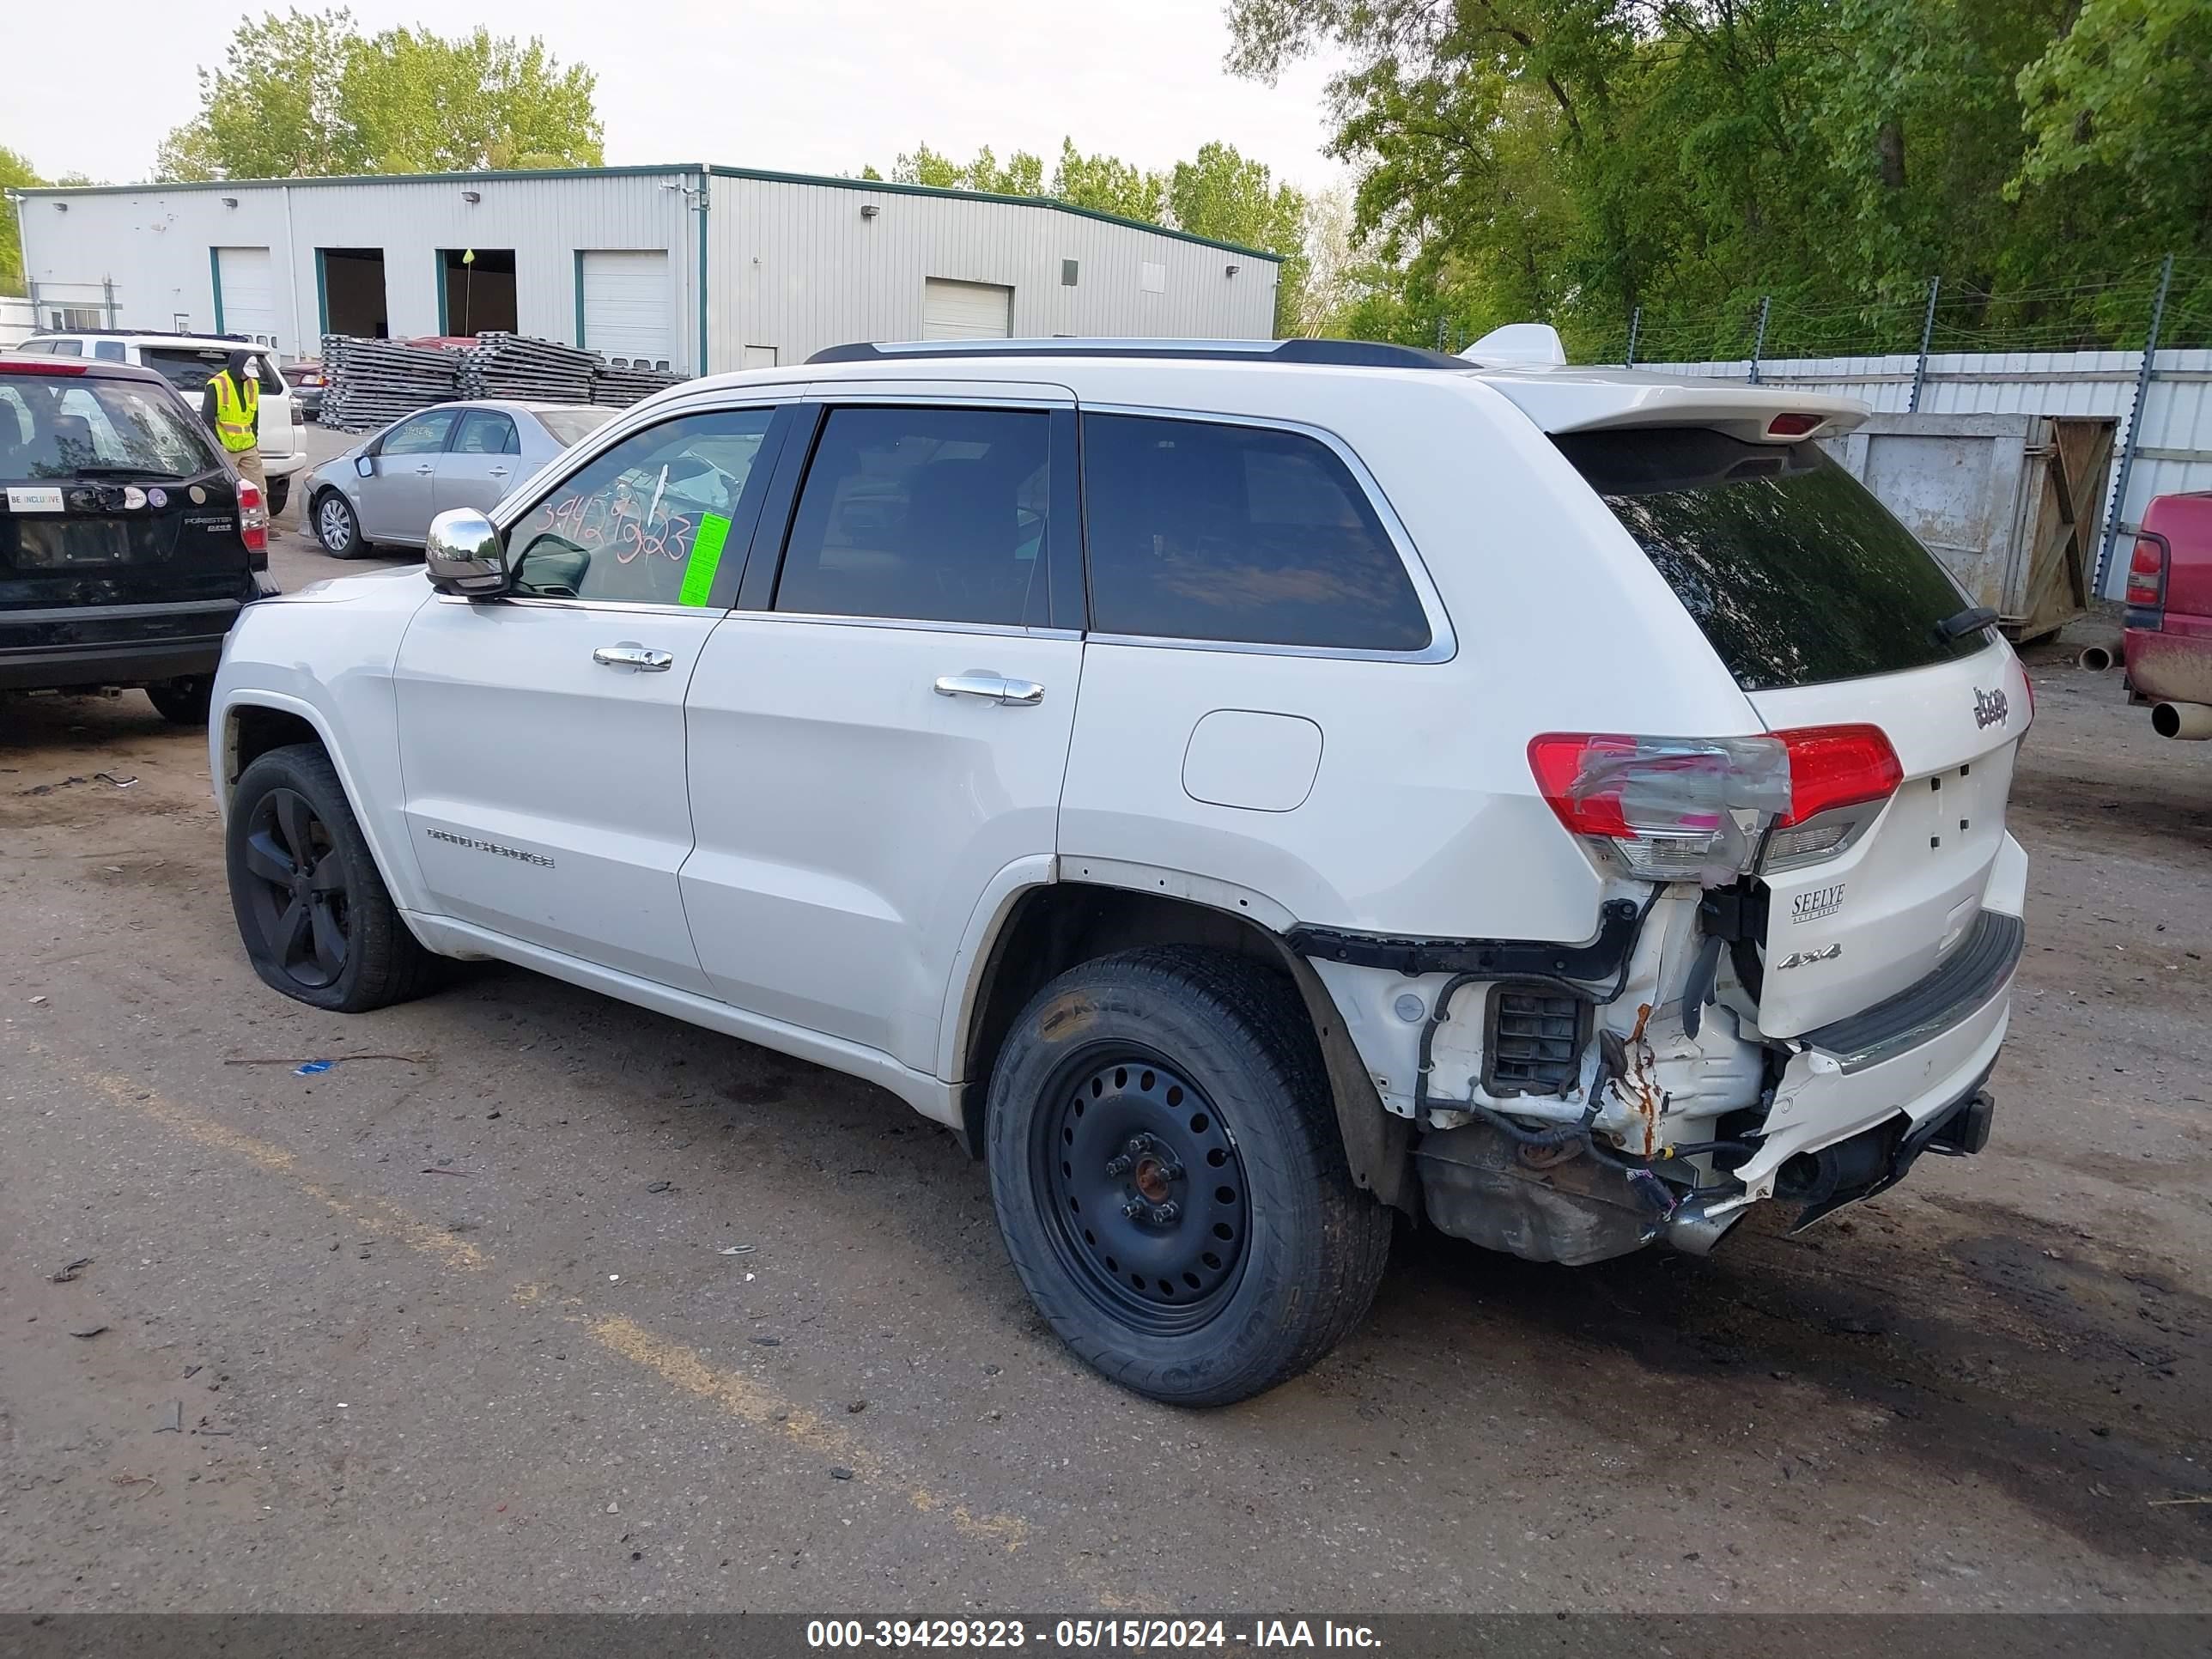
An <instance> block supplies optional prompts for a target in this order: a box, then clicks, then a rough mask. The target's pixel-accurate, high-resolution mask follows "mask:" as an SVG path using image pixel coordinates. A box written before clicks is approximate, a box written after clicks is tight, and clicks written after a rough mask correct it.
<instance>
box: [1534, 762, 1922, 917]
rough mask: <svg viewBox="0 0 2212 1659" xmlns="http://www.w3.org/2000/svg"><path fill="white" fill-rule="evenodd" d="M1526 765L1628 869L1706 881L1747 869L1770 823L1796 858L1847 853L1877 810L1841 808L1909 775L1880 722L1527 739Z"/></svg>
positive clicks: (1566, 820)
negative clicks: (1753, 731) (1727, 734)
mask: <svg viewBox="0 0 2212 1659" xmlns="http://www.w3.org/2000/svg"><path fill="white" fill-rule="evenodd" d="M1528 766H1529V769H1530V770H1531V771H1532V772H1534V774H1535V778H1536V786H1537V787H1538V789H1539V790H1541V792H1542V793H1543V796H1544V799H1546V800H1547V802H1549V803H1550V805H1551V807H1552V810H1553V811H1554V812H1555V813H1557V814H1558V815H1559V822H1560V823H1563V824H1565V826H1566V827H1567V829H1569V830H1571V832H1573V833H1574V834H1575V835H1577V836H1583V837H1585V838H1586V839H1587V840H1589V842H1593V843H1595V844H1596V845H1597V846H1598V847H1600V848H1603V849H1605V850H1606V851H1607V852H1609V853H1610V854H1613V856H1615V857H1617V858H1618V859H1619V860H1620V861H1621V862H1622V863H1623V864H1625V865H1626V866H1627V869H1628V872H1629V873H1630V874H1632V875H1634V876H1637V877H1640V878H1643V879H1644V880H1647V881H1697V882H1702V883H1705V884H1709V885H1717V884H1723V883H1726V882H1728V881H1730V880H1733V879H1734V878H1735V877H1736V876H1738V875H1740V874H1741V873H1742V872H1744V871H1746V870H1747V869H1748V868H1750V866H1751V863H1752V860H1753V858H1754V857H1755V856H1756V855H1757V854H1758V851H1759V839H1760V837H1761V836H1762V835H1763V834H1764V833H1765V830H1766V829H1767V828H1768V826H1769V825H1770V824H1771V825H1772V826H1773V828H1774V830H1775V837H1776V840H1777V841H1778V842H1780V841H1781V840H1782V839H1783V838H1784V836H1789V837H1790V840H1789V842H1788V843H1787V848H1786V852H1784V854H1782V856H1783V857H1786V859H1787V861H1788V862H1790V863H1793V864H1802V863H1811V862H1814V861H1815V860H1819V859H1821V858H1826V857H1828V856H1831V855H1832V854H1835V853H1838V852H1840V851H1841V850H1842V849H1843V848H1844V847H1845V846H1846V845H1848V844H1849V843H1850V841H1851V840H1852V839H1854V838H1855V836H1857V833H1858V830H1859V829H1862V828H1863V826H1864V824H1865V823H1869V822H1871V821H1872V819H1873V817H1874V812H1873V811H1859V812H1851V813H1846V812H1844V811H1841V810H1840V809H1845V808H1850V807H1860V806H1866V805H1869V804H1875V803H1879V802H1881V801H1883V800H1887V799H1888V798H1889V796H1890V795H1891V794H1892V793H1893V792H1894V791H1895V790H1896V788H1897V786H1898V784H1899V781H1901V780H1902V777H1903V774H1902V772H1901V770H1900V769H1899V766H1898V763H1897V756H1896V754H1895V752H1894V751H1893V750H1892V749H1891V748H1890V745H1889V740H1888V738H1886V737H1884V736H1883V735H1882V733H1881V730H1880V728H1878V727H1875V726H1807V727H1802V728H1800V729H1798V730H1796V731H1790V732H1776V733H1774V734H1772V735H1771V736H1766V737H1756V738H1652V737H1631V736H1626V735H1623V734H1620V733H1613V732H1546V733H1545V734H1544V735H1542V736H1541V737H1539V738H1534V740H1533V741H1531V742H1530V744H1528ZM1831 814H1833V815H1834V816H1830V815H1831ZM1777 850H1778V849H1776V848H1770V854H1774V853H1775V852H1776V851H1777ZM1773 861H1774V862H1777V863H1778V862H1780V861H1781V860H1780V859H1774V860H1773Z"/></svg>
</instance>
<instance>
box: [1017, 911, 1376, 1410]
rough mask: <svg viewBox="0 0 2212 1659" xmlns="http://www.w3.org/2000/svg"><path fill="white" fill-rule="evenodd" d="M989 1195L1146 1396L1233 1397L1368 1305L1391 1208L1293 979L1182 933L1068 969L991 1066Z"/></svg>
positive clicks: (1037, 1279)
mask: <svg viewBox="0 0 2212 1659" xmlns="http://www.w3.org/2000/svg"><path fill="white" fill-rule="evenodd" d="M988 1111H989V1119H988V1128H987V1156H988V1161H989V1167H990V1176H991V1196H992V1202H993V1204H994V1206H995V1208H996V1210H997V1212H998V1218H999V1228H1000V1233H1001V1235H1002V1236H1003V1237H1005V1239H1006V1251H1007V1254H1008V1255H1010V1256H1011V1257H1012V1260H1013V1264H1014V1269H1015V1271H1016V1272H1017V1273H1018V1274H1019V1275H1020V1276H1021V1279H1022V1283H1023V1284H1024V1285H1025V1286H1026V1287H1027V1288H1028V1290H1029V1292H1030V1297H1032V1298H1033V1299H1034V1300H1035V1302H1036V1306H1037V1310H1038V1311H1039V1312H1040V1313H1042V1315H1043V1316H1044V1317H1045V1320H1046V1322H1048V1324H1050V1325H1051V1326H1052V1328H1053V1329H1054V1331H1056V1332H1057V1333H1058V1334H1060V1339H1061V1340H1063V1341H1065V1342H1066V1343H1067V1345H1068V1346H1070V1347H1072V1348H1073V1349H1074V1350H1075V1352H1076V1353H1077V1354H1078V1355H1079V1357H1080V1358H1082V1359H1084V1360H1085V1362H1086V1363H1087V1364H1090V1365H1091V1366H1092V1367H1093V1368H1094V1369H1096V1370H1098V1371H1100V1372H1101V1373H1103V1375H1104V1376H1108V1377H1109V1378H1110V1379H1112V1380H1113V1381H1115V1382H1116V1383H1121V1385H1122V1386H1123V1387H1125V1388H1127V1389H1133V1390H1134V1391H1135V1392H1137V1393H1139V1394H1141V1395H1146V1396H1148V1397H1150V1398H1152V1399H1154V1400H1158V1401H1165V1402H1167V1403H1169V1404H1172V1405H1181V1406H1220V1405H1227V1404H1230V1403H1231V1402H1233V1401H1239V1400H1245V1399H1249V1398H1250V1397H1251V1396H1252V1395H1257V1394H1261V1393H1264V1392H1265V1391H1266V1390H1267V1389H1272V1388H1273V1387H1274V1386H1275V1385H1276V1384H1277V1383H1282V1382H1284V1381H1285V1380H1287V1379H1288V1378H1290V1377H1292V1376H1296V1375H1297V1374H1298V1373H1299V1372H1300V1371H1303V1370H1305V1369H1306V1368H1307V1367H1308V1366H1310V1365H1311V1364H1313V1363H1314V1362H1315V1361H1316V1360H1317V1359H1319V1358H1321V1357H1322V1355H1323V1354H1325V1353H1327V1352H1328V1351H1329V1349H1331V1348H1332V1347H1334V1346H1335V1345H1336V1343H1337V1342H1338V1341H1339V1340H1341V1339H1342V1338H1343V1336H1344V1335H1345V1334H1346V1332H1348V1331H1349V1330H1350V1329H1351V1328H1352V1326H1353V1325H1354V1324H1356V1323H1357V1322H1358V1320H1359V1317H1360V1316H1361V1315H1362V1314H1364V1312H1365V1311H1366V1310H1367V1306H1368V1304H1369V1303H1370V1301H1371V1300H1372V1299H1373V1297H1374V1294H1375V1289H1376V1285H1378V1284H1379V1283H1380V1282H1381V1279H1382V1276H1383V1264H1384V1261H1385V1260H1386V1258H1387V1257H1388V1255H1389V1247H1390V1231H1391V1223H1390V1212H1389V1210H1388V1209H1386V1208H1384V1207H1383V1206H1382V1205H1380V1204H1377V1203H1376V1202H1375V1200H1373V1199H1372V1198H1370V1196H1369V1195H1368V1194H1365V1193H1363V1192H1361V1191H1360V1190H1359V1189H1358V1188H1357V1187H1356V1186H1355V1185H1354V1184H1353V1182H1352V1176H1351V1171H1350V1170H1349V1169H1348V1168H1347V1167H1346V1163H1345V1158H1344V1149H1343V1143H1342V1141H1341V1139H1340V1137H1339V1134H1338V1131H1337V1127H1336V1116H1335V1110H1334V1105H1333V1103H1332V1101H1331V1097H1330V1093H1329V1085H1328V1074H1327V1073H1326V1071H1325V1069H1324V1068H1323V1066H1322V1057H1321V1050H1320V1047H1319V1045H1318V1043H1317V1042H1316V1040H1315V1037H1314V1034H1313V1029H1312V1024H1311V1022H1310V1019H1309V1018H1308V1017H1307V1014H1306V1011H1305V1007H1304V1003H1303V1002H1302V1001H1301V1000H1299V997H1298V994H1297V988H1296V987H1294V986H1293V985H1292V984H1291V982H1290V981H1289V980H1288V979H1287V978H1285V976H1284V975H1281V974H1279V973H1276V972H1273V971H1272V970H1270V969H1267V968H1264V967H1262V966H1261V965H1260V964H1258V963H1254V962H1251V961H1249V959H1246V958H1243V957H1231V956H1227V955H1224V954H1222V953H1219V952H1216V951H1201V950H1197V949H1193V948H1188V947H1183V946H1166V947H1157V948H1151V949H1146V950H1140V951H1127V952H1125V953H1123V954H1121V955H1118V956H1113V957H1103V958H1101V959H1099V960H1097V961H1095V962H1089V963H1083V964H1081V965H1080V966H1079V967H1076V968H1073V969H1069V970H1068V971H1067V972H1066V973H1065V974H1062V975H1060V977H1059V978H1058V979H1056V980H1054V981H1053V982H1052V983H1051V984H1049V985H1048V986H1046V987H1045V988H1044V989H1043V990H1042V991H1041V992H1039V993H1038V994H1037V995H1036V999H1035V1000H1033V1001H1031V1003H1030V1006H1028V1007H1027V1008H1026V1009H1024V1011H1023V1012H1022V1014H1021V1016H1020V1018H1018V1019H1017V1020H1016V1021H1015V1024H1014V1027H1013V1029H1012V1031H1011V1032H1010V1033H1009V1034H1008V1036H1007V1038H1006V1045H1005V1047H1004V1048H1003V1049H1002V1050H1001V1052H1000V1055H999V1058H998V1061H997V1064H996V1065H995V1066H994V1069H993V1073H992V1078H991V1088H990V1099H989V1108H988Z"/></svg>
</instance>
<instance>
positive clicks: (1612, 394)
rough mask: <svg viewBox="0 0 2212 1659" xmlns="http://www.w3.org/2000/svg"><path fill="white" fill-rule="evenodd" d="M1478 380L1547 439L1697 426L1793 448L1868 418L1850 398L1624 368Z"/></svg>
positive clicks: (1505, 373) (1506, 373) (1504, 373)
mask: <svg viewBox="0 0 2212 1659" xmlns="http://www.w3.org/2000/svg"><path fill="white" fill-rule="evenodd" d="M1483 379H1484V380H1485V381H1486V383H1487V384H1488V385H1490V386H1492V387H1494V388H1495V389H1496V390H1497V391H1498V392H1502V393H1503V394H1504V396H1506V397H1507V398H1510V399H1512V401H1513V403H1514V404H1515V406H1516V407H1517V408H1518V409H1519V410H1521V412H1522V414H1523V415H1526V416H1528V418H1529V419H1530V420H1532V421H1534V422H1535V423H1536V424H1537V425H1538V426H1540V427H1541V428H1543V429H1544V430H1545V431H1547V432H1554V433H1556V432H1597V431H1602V430H1604V429H1605V428H1609V427H1623V426H1702V427H1711V428H1717V430H1719V431H1722V432H1725V433H1727V434H1728V435H1729V436H1730V437H1732V438H1739V439H1741V440H1743V441H1745V442H1747V443H1796V442H1799V441H1802V440H1804V439H1807V438H1832V437H1835V436H1837V435H1838V434H1840V433H1844V432H1849V431H1850V429H1851V428H1853V427H1856V426H1857V425H1858V424H1860V422H1863V421H1864V420H1865V419H1866V418H1867V416H1869V415H1870V414H1871V413H1873V411H1872V410H1870V409H1869V407H1868V406H1867V405H1866V404H1863V403H1861V402H1859V401H1858V399H1857V398H1837V397H1832V396H1829V395H1827V394H1826V393H1823V392H1793V391H1790V390H1789V389H1788V388H1786V387H1783V386H1745V385H1743V384H1741V382H1738V381H1734V380H1691V379H1689V378H1687V377H1686V376H1682V375H1676V374H1642V373H1639V372H1638V371H1637V370H1635V369H1629V368H1572V369H1565V370H1559V369H1554V370H1552V371H1551V372H1549V373H1546V372H1545V371H1544V370H1542V369H1528V370H1522V371H1518V372H1516V371H1514V370H1510V369H1504V370H1500V369H1495V368H1493V369H1492V370H1490V372H1488V373H1486V374H1484V376H1483Z"/></svg>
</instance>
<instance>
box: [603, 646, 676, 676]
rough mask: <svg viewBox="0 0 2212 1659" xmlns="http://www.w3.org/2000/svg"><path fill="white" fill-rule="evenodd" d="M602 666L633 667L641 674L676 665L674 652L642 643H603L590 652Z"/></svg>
mask: <svg viewBox="0 0 2212 1659" xmlns="http://www.w3.org/2000/svg"><path fill="white" fill-rule="evenodd" d="M592 661H593V662H595V663H598V664H599V665H600V666H601V667H603V668H634V669H635V670H636V671H638V672H639V673H641V674H665V673H666V672H667V671H669V670H670V669H671V668H673V667H674V666H675V665H676V657H675V653H672V652H668V651H655V650H653V648H652V647H650V646H643V645H603V646H601V647H599V649H598V650H596V651H594V652H592Z"/></svg>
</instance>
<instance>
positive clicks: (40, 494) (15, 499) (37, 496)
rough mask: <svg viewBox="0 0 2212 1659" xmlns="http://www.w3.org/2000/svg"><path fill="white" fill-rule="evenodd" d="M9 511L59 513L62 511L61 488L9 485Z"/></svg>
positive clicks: (54, 485) (48, 485)
mask: <svg viewBox="0 0 2212 1659" xmlns="http://www.w3.org/2000/svg"><path fill="white" fill-rule="evenodd" d="M8 510H9V512H10V513H58V512H60V511H61V510H62V492H61V486H60V485H58V484H31V485H23V484H9V486H8Z"/></svg>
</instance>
